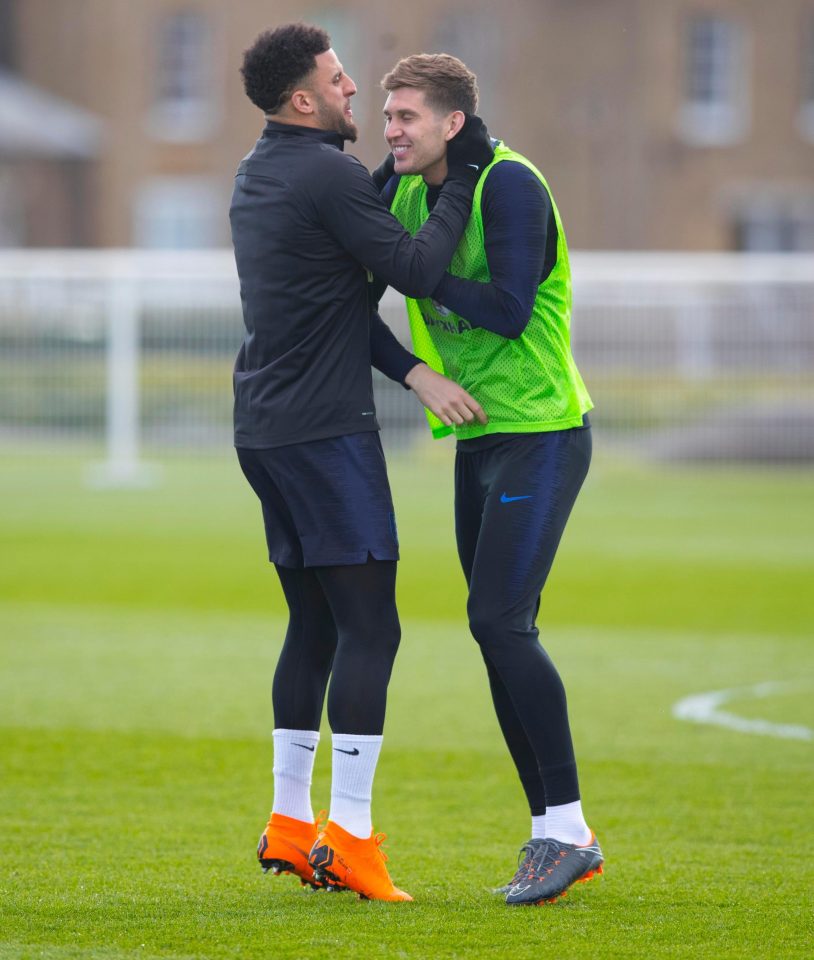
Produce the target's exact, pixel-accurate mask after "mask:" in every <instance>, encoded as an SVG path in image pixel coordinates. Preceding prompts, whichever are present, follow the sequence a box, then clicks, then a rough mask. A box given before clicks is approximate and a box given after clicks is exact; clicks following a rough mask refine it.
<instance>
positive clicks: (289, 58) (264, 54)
mask: <svg viewBox="0 0 814 960" xmlns="http://www.w3.org/2000/svg"><path fill="white" fill-rule="evenodd" d="M330 46H331V38H330V37H329V36H328V34H327V33H326V31H325V30H323V29H322V28H321V27H315V26H312V25H311V24H308V23H287V24H284V25H283V26H281V27H277V28H276V30H267V31H266V32H265V33H261V34H260V36H259V37H258V38H257V39H256V40H255V41H254V43H253V44H252V45H251V46H250V47H249V49H248V50H246V51H245V53H244V54H243V66H242V67H241V68H240V72H241V73H242V74H243V86H244V87H245V90H246V96H247V97H248V98H249V100H251V102H252V103H253V104H255V105H256V106H258V107H260V109H261V110H262V111H263V112H264V113H276V112H277V111H278V110H279V109H280V107H282V105H283V104H284V103H285V101H286V99H287V98H288V97H289V96H291V94H292V93H293V92H294V90H295V89H296V87H297V85H298V84H299V83H301V82H302V81H303V80H304V79H305V78H306V77H307V76H308V74H309V73H311V71H312V70H313V69H314V67H315V66H316V64H315V61H314V58H315V57H316V56H317V55H318V54H320V53H325V51H326V50H328V49H330Z"/></svg>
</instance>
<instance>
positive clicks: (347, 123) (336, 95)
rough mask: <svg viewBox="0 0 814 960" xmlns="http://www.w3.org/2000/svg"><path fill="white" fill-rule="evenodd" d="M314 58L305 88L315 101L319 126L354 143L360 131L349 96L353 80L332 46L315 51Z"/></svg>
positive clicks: (352, 93)
mask: <svg viewBox="0 0 814 960" xmlns="http://www.w3.org/2000/svg"><path fill="white" fill-rule="evenodd" d="M314 62H315V63H316V67H315V68H314V70H313V72H312V73H311V75H310V77H309V78H308V90H307V92H310V94H311V96H312V97H313V101H314V102H313V116H314V119H315V120H316V122H317V125H318V126H319V128H320V129H321V130H332V131H334V132H335V133H338V134H340V136H342V137H344V139H345V140H350V141H351V143H354V142H355V141H356V138H357V136H358V135H359V131H358V129H357V127H356V124H355V123H354V122H353V111H352V110H351V107H350V98H351V97H352V96H353V95H354V94H355V93H356V84H355V83H354V82H353V80H351V78H350V77H349V76H348V75H347V74H346V73H345V71H344V69H343V67H342V64H341V63H340V62H339V59H338V58H337V56H336V54H335V53H334V51H333V50H326V51H325V53H320V54H318V55H317V56H316V57H314ZM295 96H296V94H295Z"/></svg>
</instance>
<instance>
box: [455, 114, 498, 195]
mask: <svg viewBox="0 0 814 960" xmlns="http://www.w3.org/2000/svg"><path fill="white" fill-rule="evenodd" d="M494 158H495V151H494V148H493V147H492V139H491V137H490V136H489V131H488V130H487V129H486V125H485V124H484V122H483V120H481V118H480V117H476V116H475V115H474V114H473V113H468V114H467V115H466V120H465V121H464V125H463V126H462V127H461V129H460V130H459V131H458V132H457V133H456V134H455V136H454V137H453V138H452V139H451V140H450V141H449V143H448V144H447V168H448V173H447V176H448V177H450V178H452V179H465V180H470V181H472V182H477V181H478V179H479V177H480V175H481V174H482V173H483V171H484V170H485V169H486V168H487V167H488V166H489V164H490V163H491V162H492V161H493V160H494Z"/></svg>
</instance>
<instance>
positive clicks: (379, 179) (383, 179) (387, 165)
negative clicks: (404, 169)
mask: <svg viewBox="0 0 814 960" xmlns="http://www.w3.org/2000/svg"><path fill="white" fill-rule="evenodd" d="M395 165H396V158H395V157H394V156H393V154H392V153H388V154H387V156H386V157H385V158H384V160H383V161H382V162H381V163H380V164H379V165H378V167H376V169H375V170H371V172H370V176H371V179H372V180H373V183H374V185H375V187H376V189H377V190H378V191H379V193H381V192H382V190H383V189H384V185H385V184H386V183H387V181H388V180H389V179H390V178H391V177H392V176H393V167H395Z"/></svg>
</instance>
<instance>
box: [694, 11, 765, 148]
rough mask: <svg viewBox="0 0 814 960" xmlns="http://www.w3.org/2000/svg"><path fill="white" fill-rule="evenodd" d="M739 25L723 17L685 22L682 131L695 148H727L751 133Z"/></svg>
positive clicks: (747, 88) (741, 36)
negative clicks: (749, 131)
mask: <svg viewBox="0 0 814 960" xmlns="http://www.w3.org/2000/svg"><path fill="white" fill-rule="evenodd" d="M747 59H748V57H747V49H746V37H745V34H744V31H743V28H742V27H741V25H740V24H738V23H736V22H734V21H732V20H726V19H724V18H722V17H713V16H695V17H691V18H690V20H689V21H688V22H687V30H686V33H685V47H684V91H683V101H682V105H681V110H680V115H679V128H680V132H681V135H682V137H683V139H684V140H686V141H687V142H688V143H691V144H694V145H696V146H726V145H728V144H732V143H737V142H739V141H741V140H743V139H744V138H745V137H746V135H747V133H748V130H749V110H750V104H749V71H748V65H747Z"/></svg>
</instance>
